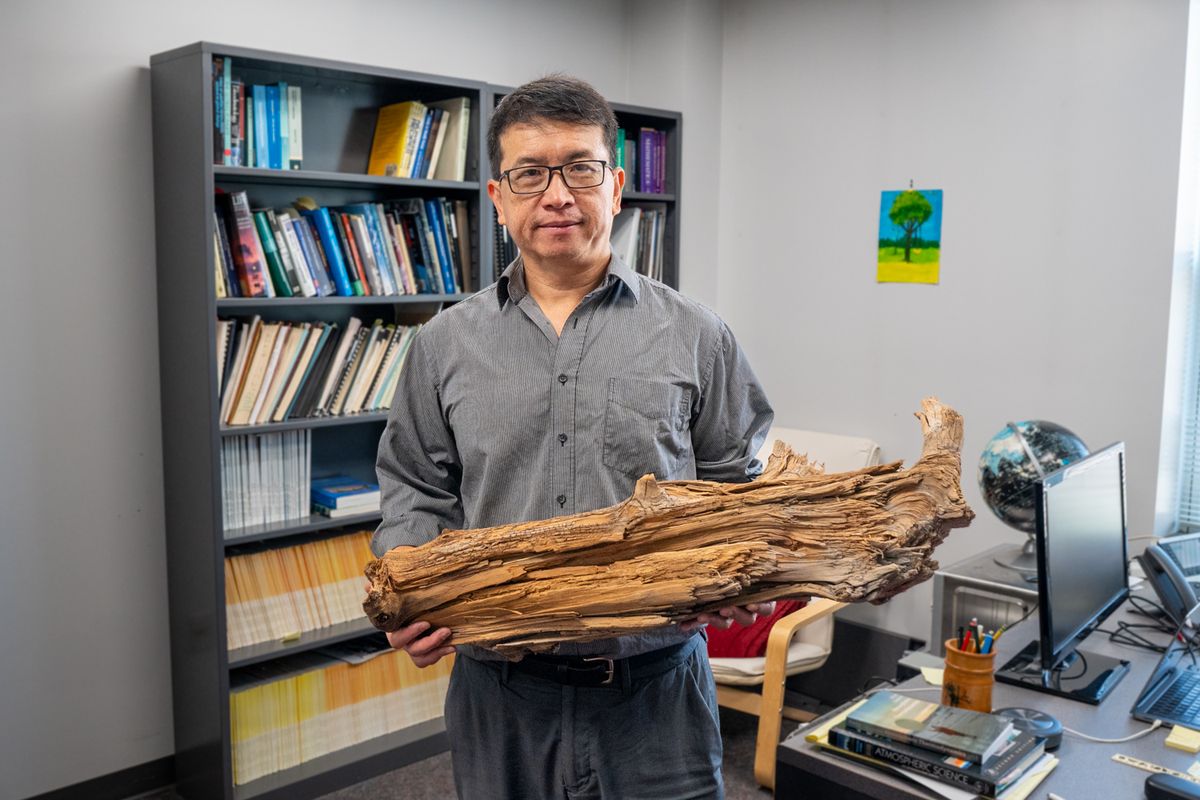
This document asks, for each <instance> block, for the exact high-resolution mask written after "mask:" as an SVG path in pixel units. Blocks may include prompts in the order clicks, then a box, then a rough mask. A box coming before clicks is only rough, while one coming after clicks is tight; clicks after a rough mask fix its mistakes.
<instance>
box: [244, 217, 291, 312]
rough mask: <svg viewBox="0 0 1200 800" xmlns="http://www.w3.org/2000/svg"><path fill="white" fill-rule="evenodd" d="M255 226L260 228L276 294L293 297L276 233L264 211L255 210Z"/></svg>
mask: <svg viewBox="0 0 1200 800" xmlns="http://www.w3.org/2000/svg"><path fill="white" fill-rule="evenodd" d="M253 213H254V227H255V228H257V229H258V240H259V241H260V242H261V243H262V248H263V256H264V257H265V258H266V261H267V272H268V273H270V276H271V283H273V284H274V286H275V294H276V295H277V296H279V297H291V296H292V287H291V284H290V282H289V281H288V278H287V273H286V272H285V271H284V268H283V260H282V259H281V258H280V257H279V250H278V248H277V247H276V246H275V235H274V234H273V233H272V232H271V225H270V223H268V221H267V215H266V212H264V211H255V212H253Z"/></svg>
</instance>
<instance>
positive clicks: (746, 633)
mask: <svg viewBox="0 0 1200 800" xmlns="http://www.w3.org/2000/svg"><path fill="white" fill-rule="evenodd" d="M806 604H807V601H806V600H779V601H777V602H776V603H775V613H773V614H771V615H770V616H766V617H759V618H758V619H756V620H755V621H754V624H753V625H751V626H750V627H749V628H744V627H742V626H741V625H738V624H737V623H736V622H735V623H733V624H732V625H730V626H729V627H728V628H726V629H725V630H723V631H722V630H717V629H716V628H714V627H713V626H712V625H709V626H708V629H707V630H708V655H709V656H710V657H713V658H756V657H758V656H763V655H766V653H767V637H768V636H770V635H771V626H772V625H774V624H775V622H776V621H777V620H779V619H781V618H782V617H786V616H787V615H788V614H791V613H792V612H793V611H799V610H800V609H802V608H804V606H805V605H806Z"/></svg>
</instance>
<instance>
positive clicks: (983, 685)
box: [942, 639, 996, 713]
mask: <svg viewBox="0 0 1200 800" xmlns="http://www.w3.org/2000/svg"><path fill="white" fill-rule="evenodd" d="M960 645H961V642H959V641H956V640H954V639H947V640H946V671H945V672H944V673H943V675H942V705H944V706H954V707H956V708H967V709H970V710H971V711H982V712H984V713H991V710H992V687H993V686H995V685H996V672H995V668H996V651H994V650H993V651H992V652H990V653H967V652H964V651H963V650H962V648H961V646H960Z"/></svg>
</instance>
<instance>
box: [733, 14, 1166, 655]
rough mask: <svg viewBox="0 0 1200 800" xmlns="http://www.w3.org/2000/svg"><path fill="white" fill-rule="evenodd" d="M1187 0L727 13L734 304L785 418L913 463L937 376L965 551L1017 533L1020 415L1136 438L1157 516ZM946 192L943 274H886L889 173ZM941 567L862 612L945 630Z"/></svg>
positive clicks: (1138, 469) (1136, 470) (1138, 476)
mask: <svg viewBox="0 0 1200 800" xmlns="http://www.w3.org/2000/svg"><path fill="white" fill-rule="evenodd" d="M1186 30H1187V2H1186V0H1161V1H1159V2H1150V3H1147V2H1138V1H1137V0H1121V1H1118V0H1103V1H1100V0H1072V1H1070V2H1068V1H1067V0H1059V1H1058V2H1054V3H1046V2H1041V1H1040V0H990V1H989V2H976V3H960V2H953V1H952V0H876V2H855V3H829V2H817V1H816V0H813V1H812V2H803V3H792V2H783V0H745V2H737V3H727V4H725V6H724V36H725V39H724V48H723V72H722V74H723V83H722V93H721V97H722V110H721V117H722V124H721V145H722V149H721V183H720V188H721V199H720V205H719V220H720V223H719V224H720V230H719V234H718V235H719V254H720V260H719V267H718V297H719V305H718V310H719V311H720V312H721V313H722V315H723V316H724V317H725V318H726V320H727V321H729V323H730V324H731V326H732V327H733V329H734V331H735V332H736V333H737V334H738V337H739V339H740V340H741V341H742V342H743V344H744V345H745V346H746V347H747V349H748V350H749V351H750V355H751V357H752V360H753V363H754V364H755V367H756V369H757V370H758V372H759V375H760V376H761V378H762V379H763V381H764V383H765V385H766V387H767V390H768V393H769V396H770V397H771V399H772V401H773V403H774V404H775V407H776V410H777V419H778V420H779V421H780V422H781V423H783V424H788V425H793V426H798V427H806V428H815V429H819V430H829V431H837V432H843V433H853V434H861V435H866V436H870V437H872V438H874V439H876V440H877V441H879V442H880V444H881V445H882V447H883V451H884V457H885V458H887V459H905V460H907V461H910V462H911V460H913V459H914V458H916V456H917V455H918V454H919V447H920V436H919V429H918V426H917V423H916V422H915V421H914V420H913V418H912V412H913V411H915V410H916V409H917V408H918V407H919V405H918V404H919V401H920V399H921V398H922V397H923V396H925V395H929V394H935V395H937V396H939V397H940V398H941V399H942V400H944V401H946V402H948V403H949V404H951V405H952V406H954V407H956V408H957V409H959V410H960V411H961V412H962V413H963V415H964V417H965V421H966V442H965V447H964V450H963V453H964V481H963V483H964V489H965V490H966V495H967V500H968V502H969V503H970V504H971V506H972V507H973V508H974V509H975V511H976V513H977V514H978V517H977V520H976V522H975V524H974V525H973V526H972V527H970V528H968V529H966V530H964V531H958V532H955V533H953V534H951V537H950V539H949V540H947V542H946V543H945V544H944V545H943V546H942V547H941V548H940V549H939V551H938V556H939V559H940V560H941V562H942V563H943V564H950V563H953V562H955V561H958V560H960V559H961V558H964V557H967V556H968V555H971V554H973V553H975V552H978V551H980V550H983V549H986V548H987V547H990V546H991V545H993V544H996V543H998V542H999V541H1002V540H1003V541H1012V542H1017V541H1021V540H1022V536H1021V535H1020V534H1016V533H1015V532H1012V531H1010V530H1009V529H1007V528H1005V527H1004V526H1003V524H1002V523H1000V522H999V521H998V520H997V519H996V518H994V517H993V516H992V514H991V512H990V511H988V509H987V507H986V506H985V505H984V504H983V502H982V499H981V498H980V494H979V491H978V489H977V486H976V483H975V481H976V478H975V470H976V460H977V458H978V454H979V453H980V452H981V451H982V449H983V446H984V444H985V443H986V441H987V440H988V438H989V437H990V436H991V435H992V434H994V433H995V432H997V431H998V430H1000V429H1001V428H1002V427H1003V425H1004V424H1005V422H1006V421H1007V420H1020V419H1031V418H1032V419H1049V420H1053V421H1056V422H1059V423H1061V424H1064V425H1066V426H1067V427H1069V428H1071V429H1072V430H1074V431H1075V432H1076V433H1077V434H1079V435H1080V436H1081V437H1082V438H1083V439H1084V441H1085V442H1087V443H1088V444H1089V446H1091V447H1099V446H1102V445H1104V444H1107V443H1109V442H1111V441H1114V440H1116V439H1124V440H1125V441H1126V443H1127V447H1128V459H1129V476H1128V497H1129V509H1130V526H1131V531H1130V534H1131V536H1137V535H1143V534H1147V533H1149V532H1150V530H1151V524H1152V520H1153V512H1154V496H1155V474H1156V471H1157V466H1158V448H1159V426H1160V422H1161V416H1162V399H1163V390H1162V387H1163V378H1164V363H1165V345H1166V333H1167V312H1168V305H1169V303H1168V297H1169V289H1170V275H1171V264H1172V233H1173V228H1174V219H1175V217H1174V209H1175V199H1176V185H1177V177H1178V172H1177V170H1178V164H1179V152H1180V147H1179V145H1180V126H1181V114H1182V96H1183V76H1184V54H1185V40H1186ZM910 179H911V180H913V181H915V185H916V187H917V188H929V189H942V190H944V191H945V195H944V201H945V206H944V211H945V213H944V222H943V228H942V234H943V239H942V266H941V284H940V285H939V286H936V287H930V286H915V285H897V284H876V283H875V266H874V264H875V250H876V244H875V241H876V238H877V237H878V216H879V199H880V191H881V190H884V189H900V188H907V187H908V185H909V183H908V182H909V180H910ZM930 601H931V593H930V584H929V583H926V584H924V585H922V586H921V587H918V588H916V589H913V590H911V591H909V592H908V593H906V594H904V595H901V596H899V597H897V598H895V599H894V600H893V601H891V602H890V603H889V604H887V605H885V606H882V607H878V608H872V607H862V608H857V607H856V608H854V609H850V610H849V612H850V613H849V616H851V617H852V618H855V619H858V620H860V621H869V622H873V623H875V624H879V625H881V626H884V627H888V628H891V629H894V630H901V631H906V632H908V633H909V634H911V635H914V636H919V637H921V638H927V637H928V635H929V604H930Z"/></svg>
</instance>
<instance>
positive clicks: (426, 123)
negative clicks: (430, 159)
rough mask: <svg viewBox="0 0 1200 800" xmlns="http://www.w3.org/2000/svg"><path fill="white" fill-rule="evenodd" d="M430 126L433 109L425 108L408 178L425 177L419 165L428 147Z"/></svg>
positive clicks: (422, 161) (422, 163) (421, 163)
mask: <svg viewBox="0 0 1200 800" xmlns="http://www.w3.org/2000/svg"><path fill="white" fill-rule="evenodd" d="M432 127H433V109H431V108H427V109H425V113H424V115H423V116H422V117H421V135H420V138H418V139H417V151H416V153H414V154H413V161H412V169H411V171H410V174H409V176H408V177H410V178H423V177H425V174H424V173H423V172H422V171H421V167H422V165H424V163H425V149H426V148H427V147H429V130H430V128H432Z"/></svg>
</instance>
